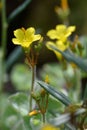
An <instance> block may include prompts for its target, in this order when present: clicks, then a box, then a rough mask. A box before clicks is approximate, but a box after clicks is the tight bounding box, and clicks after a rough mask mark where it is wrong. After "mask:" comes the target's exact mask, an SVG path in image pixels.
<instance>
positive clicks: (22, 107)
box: [9, 93, 29, 116]
mask: <svg viewBox="0 0 87 130" xmlns="http://www.w3.org/2000/svg"><path fill="white" fill-rule="evenodd" d="M9 101H10V103H11V104H12V106H13V107H14V108H15V109H16V110H17V111H18V112H19V113H20V114H21V115H22V116H25V115H27V114H28V112H29V108H28V106H29V104H28V102H29V100H28V96H27V95H26V94H25V93H16V94H14V95H12V96H10V97H9Z"/></svg>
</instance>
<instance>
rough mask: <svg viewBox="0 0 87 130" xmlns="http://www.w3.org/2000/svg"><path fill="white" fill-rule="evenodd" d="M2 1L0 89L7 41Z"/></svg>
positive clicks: (2, 80) (0, 87) (3, 2)
mask: <svg viewBox="0 0 87 130" xmlns="http://www.w3.org/2000/svg"><path fill="white" fill-rule="evenodd" d="M1 2H2V39H1V52H0V71H1V72H0V90H1V91H2V87H3V84H4V74H5V63H4V61H5V55H6V42H7V20H6V1H5V0H1Z"/></svg>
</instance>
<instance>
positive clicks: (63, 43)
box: [46, 24, 75, 57]
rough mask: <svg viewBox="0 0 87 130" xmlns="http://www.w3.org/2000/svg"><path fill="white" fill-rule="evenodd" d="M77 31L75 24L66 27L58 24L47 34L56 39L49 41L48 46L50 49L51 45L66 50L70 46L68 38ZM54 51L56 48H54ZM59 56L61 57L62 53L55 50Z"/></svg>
mask: <svg viewBox="0 0 87 130" xmlns="http://www.w3.org/2000/svg"><path fill="white" fill-rule="evenodd" d="M73 31H75V26H69V27H66V26H65V25H62V24H61V25H57V26H56V29H52V30H50V31H48V32H47V36H48V37H49V38H50V39H52V40H56V41H55V42H52V41H48V42H47V44H46V45H47V47H48V48H49V49H51V48H50V45H52V46H54V47H57V48H58V49H59V50H61V51H64V50H66V49H67V48H68V47H69V42H68V40H67V38H68V37H69V36H70V35H71V34H72V32H73ZM51 50H52V49H51ZM53 51H54V50H53ZM54 52H55V54H56V55H57V57H60V53H58V52H56V51H54Z"/></svg>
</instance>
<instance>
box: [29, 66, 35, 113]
mask: <svg viewBox="0 0 87 130" xmlns="http://www.w3.org/2000/svg"><path fill="white" fill-rule="evenodd" d="M35 79H36V65H34V66H32V84H31V91H30V104H29V108H30V110H29V111H32V93H33V91H34V86H35Z"/></svg>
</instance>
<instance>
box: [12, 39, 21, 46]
mask: <svg viewBox="0 0 87 130" xmlns="http://www.w3.org/2000/svg"><path fill="white" fill-rule="evenodd" d="M12 42H13V43H14V44H15V45H21V42H20V41H19V40H18V39H17V38H12Z"/></svg>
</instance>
